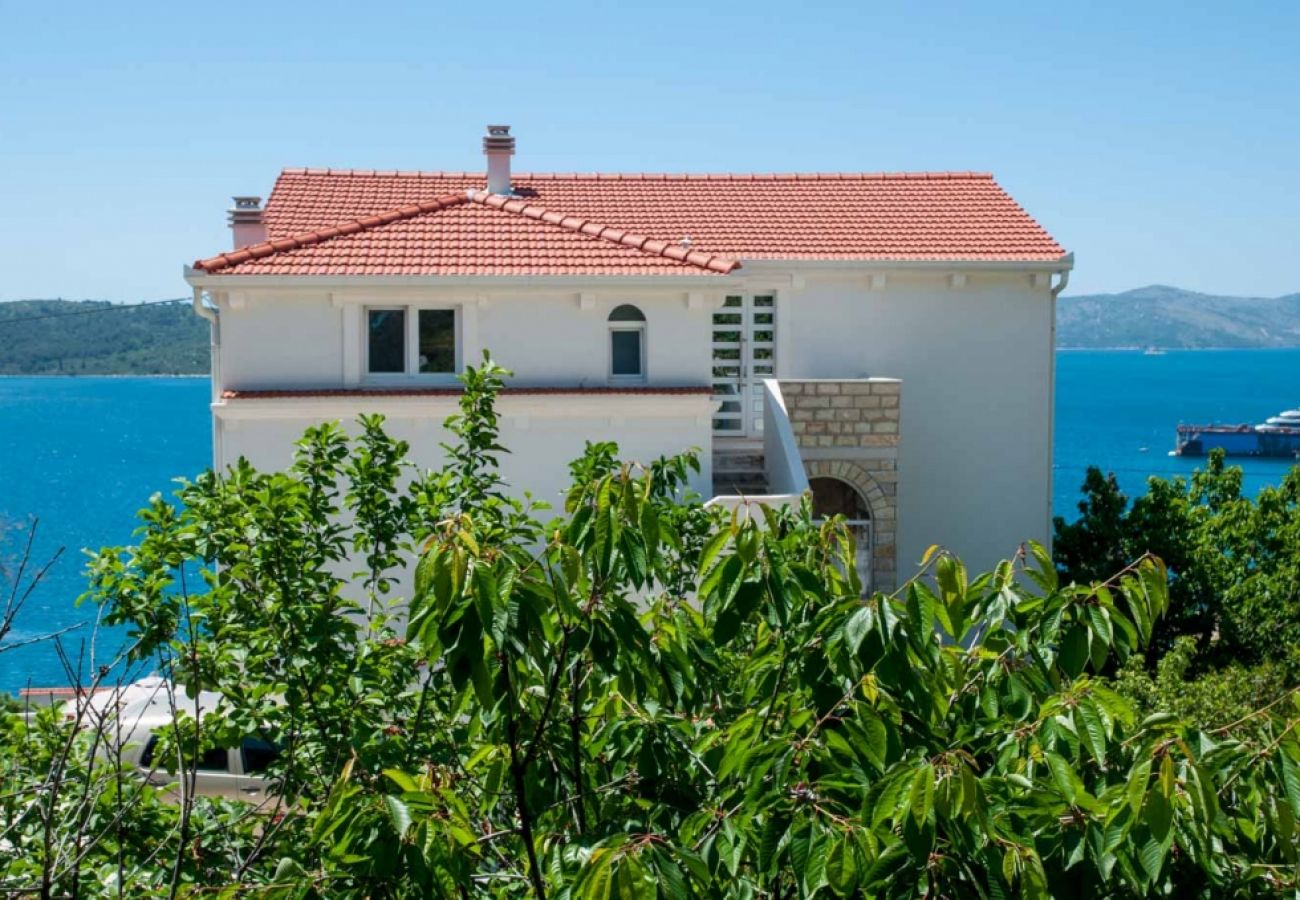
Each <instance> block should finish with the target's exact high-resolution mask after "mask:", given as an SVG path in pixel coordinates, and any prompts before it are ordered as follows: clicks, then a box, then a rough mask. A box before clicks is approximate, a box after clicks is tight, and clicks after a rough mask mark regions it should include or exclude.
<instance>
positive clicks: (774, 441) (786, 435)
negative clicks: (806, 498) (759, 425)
mask: <svg viewBox="0 0 1300 900" xmlns="http://www.w3.org/2000/svg"><path fill="white" fill-rule="evenodd" d="M763 474H764V476H766V478H767V490H768V493H766V494H755V495H750V496H744V497H742V496H738V495H736V496H733V495H730V494H726V495H723V496H719V497H714V498H713V499H711V500H709V501H708V502H707V503H706V504H705V506H721V507H723V508H724V509H732V510H735V509H739V510H740V511H741V512H742V513H744V514H749V512H750V511H751V510H753V509H754V504H762V505H764V506H771V507H784V506H798V505H799V502H800V501H801V500H802V499H803V495H804V492H805V491H807V490H808V476H807V475H805V474H804V470H803V459H802V458H801V457H800V456H799V444H798V442H797V441H795V437H794V429H793V428H791V427H790V417H789V416H788V415H787V413H786V410H785V398H784V397H782V396H781V386H780V385H779V384H778V383H777V380H776V379H775V378H765V379H763Z"/></svg>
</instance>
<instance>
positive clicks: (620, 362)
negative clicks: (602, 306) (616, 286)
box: [609, 303, 645, 381]
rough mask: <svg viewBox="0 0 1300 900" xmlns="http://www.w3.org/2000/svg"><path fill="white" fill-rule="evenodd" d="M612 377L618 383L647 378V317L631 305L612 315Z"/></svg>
mask: <svg viewBox="0 0 1300 900" xmlns="http://www.w3.org/2000/svg"><path fill="white" fill-rule="evenodd" d="M609 374H610V378H611V379H613V380H617V381H639V380H642V379H644V378H645V315H644V314H643V313H642V312H641V310H639V309H637V308H636V307H635V306H632V305H631V304H630V303H624V304H623V305H622V306H616V307H614V311H613V312H611V313H610V314H609Z"/></svg>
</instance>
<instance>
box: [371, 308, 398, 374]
mask: <svg viewBox="0 0 1300 900" xmlns="http://www.w3.org/2000/svg"><path fill="white" fill-rule="evenodd" d="M366 319H367V322H366V325H367V330H368V332H369V341H370V345H369V346H370V353H369V356H368V357H367V358H368V359H369V360H370V363H369V365H370V371H371V372H375V373H380V374H382V373H388V372H404V371H406V310H404V309H372V310H368V311H367V314H366Z"/></svg>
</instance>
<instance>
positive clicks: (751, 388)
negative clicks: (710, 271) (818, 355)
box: [713, 294, 776, 438]
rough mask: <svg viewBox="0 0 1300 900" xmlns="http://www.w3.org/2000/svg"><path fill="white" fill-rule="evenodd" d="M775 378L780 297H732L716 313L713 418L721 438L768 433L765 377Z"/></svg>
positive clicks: (747, 295) (714, 321)
mask: <svg viewBox="0 0 1300 900" xmlns="http://www.w3.org/2000/svg"><path fill="white" fill-rule="evenodd" d="M775 374H776V297H775V296H774V295H772V294H752V295H751V294H733V295H732V296H729V297H727V299H726V300H725V301H724V302H723V305H722V308H721V309H718V310H716V311H715V312H714V313H713V399H714V400H715V401H718V402H720V403H721V406H720V407H719V408H718V411H717V412H716V413H714V414H713V433H714V434H715V435H716V436H718V437H734V438H756V437H760V436H761V435H762V434H763V379H764V378H771V377H772V376H773V375H775Z"/></svg>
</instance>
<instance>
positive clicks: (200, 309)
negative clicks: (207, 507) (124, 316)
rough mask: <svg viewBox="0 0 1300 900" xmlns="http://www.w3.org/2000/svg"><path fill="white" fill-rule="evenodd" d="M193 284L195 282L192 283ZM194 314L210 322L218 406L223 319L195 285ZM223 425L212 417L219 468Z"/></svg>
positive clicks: (214, 399)
mask: <svg viewBox="0 0 1300 900" xmlns="http://www.w3.org/2000/svg"><path fill="white" fill-rule="evenodd" d="M185 280H186V281H189V272H188V271H187V272H186V278H185ZM191 284H193V282H191ZM194 313H195V314H196V315H197V316H199V317H200V318H202V319H206V320H207V321H208V335H209V344H208V360H209V368H210V370H211V372H210V374H209V376H208V377H209V380H210V381H211V383H212V399H211V404H212V405H213V406H216V405H217V403H219V402H220V401H221V392H222V383H221V318H220V316H219V315H218V311H217V308H216V307H215V306H213V305H211V304H210V303H208V302H207V301H206V300H204V299H203V288H201V287H199V286H198V285H194ZM221 463H222V459H221V423H220V422H219V421H218V420H217V417H216V416H213V417H212V466H213V468H219V467H220V466H221Z"/></svg>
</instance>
